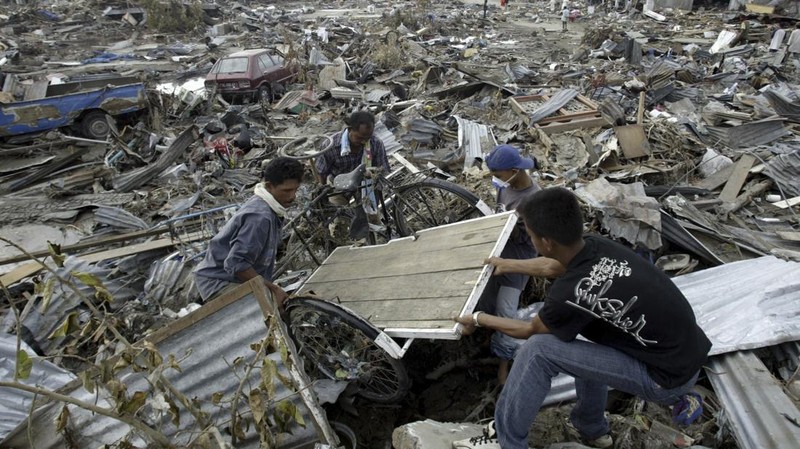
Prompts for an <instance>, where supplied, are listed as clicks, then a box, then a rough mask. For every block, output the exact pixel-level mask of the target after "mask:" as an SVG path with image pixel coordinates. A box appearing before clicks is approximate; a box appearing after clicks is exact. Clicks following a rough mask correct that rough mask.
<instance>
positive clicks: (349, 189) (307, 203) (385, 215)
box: [276, 136, 493, 276]
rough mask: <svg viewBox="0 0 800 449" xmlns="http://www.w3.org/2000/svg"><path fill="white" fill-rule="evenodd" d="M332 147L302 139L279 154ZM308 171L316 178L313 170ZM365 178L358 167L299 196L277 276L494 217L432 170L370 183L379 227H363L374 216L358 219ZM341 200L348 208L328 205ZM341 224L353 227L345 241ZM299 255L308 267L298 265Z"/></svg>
mask: <svg viewBox="0 0 800 449" xmlns="http://www.w3.org/2000/svg"><path fill="white" fill-rule="evenodd" d="M332 143H333V142H332V140H331V138H330V137H327V136H309V137H300V138H298V139H295V140H293V141H291V142H289V143H287V144H286V145H284V146H283V147H282V148H281V149H280V150H279V154H280V155H281V156H285V157H289V158H292V159H295V160H301V161H303V160H309V159H312V158H314V157H317V156H319V155H320V154H321V153H322V152H324V151H326V150H327V149H329V148H330V147H331V146H332ZM311 166H312V170H314V177H315V178H316V177H317V174H316V172H315V169H314V168H313V167H314V164H311ZM367 173H368V170H367V167H365V166H363V165H361V166H359V167H358V168H356V170H354V171H353V172H350V173H347V174H342V175H339V176H337V178H336V179H335V180H334V183H333V184H334V185H333V186H331V185H327V184H326V185H318V186H316V187H314V188H313V189H312V190H311V191H307V192H304V195H300V196H301V198H299V201H298V202H299V203H301V204H302V205H301V207H300V208H299V211H298V210H295V212H294V216H293V217H292V218H291V219H290V220H289V222H287V224H286V225H285V229H286V230H287V231H288V234H289V235H288V237H287V239H286V242H287V244H286V246H287V249H286V250H285V251H286V255H284V257H283V260H282V261H281V263H279V265H278V267H277V268H276V275H277V276H280V275H282V274H283V273H285V272H286V271H287V270H289V269H303V268H308V267H309V264H310V263H312V262H313V264H314V265H316V266H319V265H321V263H322V261H323V260H324V258H325V257H327V256H328V255H329V254H330V253H331V252H332V251H333V250H334V249H335V248H336V247H337V246H343V245H348V244H351V243H352V242H353V241H358V240H363V241H364V243H366V244H371V245H374V244H380V243H385V242H388V241H389V240H391V239H393V238H399V237H407V236H410V235H414V233H415V232H418V231H421V230H423V229H428V228H432V227H436V226H440V225H445V224H450V223H455V222H459V221H463V220H468V219H470V218H478V217H482V216H486V215H491V214H492V213H493V211H492V210H491V208H489V207H488V205H486V203H484V202H483V201H481V199H480V198H478V197H477V196H476V195H475V194H473V193H472V192H470V191H469V190H467V189H465V188H463V187H461V186H460V185H458V184H455V183H452V182H449V181H445V180H442V179H437V178H434V177H432V171H430V170H428V171H420V172H419V173H412V174H403V173H402V172H394V173H391V174H388V175H385V174H383V173H377V174H373V175H372V177H371V178H369V181H370V182H371V183H372V188H373V189H374V190H373V191H374V193H375V198H374V199H373V200H372V202H373V203H374V204H373V205H374V206H375V209H376V210H375V212H376V213H377V215H379V216H380V217H381V223H380V224H378V223H374V222H373V223H366V221H367V219H371V220H373V221H374V220H375V217H374V216H373V217H365V216H364V214H363V213H362V207H361V206H362V204H361V203H362V202H363V200H364V193H363V189H364V186H363V181H364V180H365V178H366V177H367ZM340 195H345V196H346V197H348V198H351V200H350V201H349V203H348V204H347V205H339V206H337V205H334V204H331V203H330V198H332V197H337V196H340ZM342 219H344V220H342ZM343 221H345V222H346V221H350V223H351V226H350V229H349V231H350V232H349V233H348V235H346V236H345V235H344V233H343V232H341V231H342V230H340V229H336V228H337V226H338V225H339V224H341V222H343ZM353 221H357V223H356V224H357V225H359V226H357V227H356V228H357V229H356V228H354V227H353V226H352V223H353ZM370 224H371V225H372V226H369V225H370ZM332 231H336V232H332ZM345 237H346V238H345ZM303 250H305V252H306V253H308V255H309V256H310V258H311V261H307V260H298V258H299V253H300V252H302V251H303ZM297 262H300V263H297Z"/></svg>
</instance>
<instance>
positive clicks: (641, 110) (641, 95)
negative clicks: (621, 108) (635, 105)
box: [636, 91, 646, 125]
mask: <svg viewBox="0 0 800 449" xmlns="http://www.w3.org/2000/svg"><path fill="white" fill-rule="evenodd" d="M645 95H646V94H645V91H641V92H639V109H638V110H637V111H636V124H637V125H641V124H642V123H643V122H644V98H645Z"/></svg>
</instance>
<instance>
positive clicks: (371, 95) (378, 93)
mask: <svg viewBox="0 0 800 449" xmlns="http://www.w3.org/2000/svg"><path fill="white" fill-rule="evenodd" d="M390 93H392V92H391V91H389V90H386V89H374V90H371V91H369V92H367V101H368V102H370V103H381V102H382V101H383V97H385V96H387V95H389V94H390Z"/></svg>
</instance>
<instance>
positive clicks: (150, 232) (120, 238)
mask: <svg viewBox="0 0 800 449" xmlns="http://www.w3.org/2000/svg"><path fill="white" fill-rule="evenodd" d="M194 222H195V221H192V222H191V223H194ZM169 231H170V229H169V228H168V227H166V226H162V227H159V228H154V229H147V230H144V231H135V232H129V233H127V234H120V235H113V236H111V237H103V238H100V239H97V240H90V241H87V242H80V243H76V244H74V245H66V246H62V247H61V251H62V252H64V253H70V252H72V251H79V250H82V249H87V248H93V247H96V246H103V245H109V244H112V243H119V242H124V241H128V240H133V239H138V238H142V237H150V236H154V235H159V234H164V233H167V232H169ZM49 254H50V251H49V250H46V249H45V250H41V251H32V252H30V256H29V255H27V254H20V255H17V256H11V257H7V258H5V259H2V260H0V266H2V265H7V264H10V263H15V262H22V261H24V260H30V259H31V258H36V257H45V256H48V255H49Z"/></svg>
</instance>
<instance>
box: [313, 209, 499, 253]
mask: <svg viewBox="0 0 800 449" xmlns="http://www.w3.org/2000/svg"><path fill="white" fill-rule="evenodd" d="M511 214H513V212H504V213H501V214H495V215H491V216H488V217H482V218H476V219H472V220H468V221H462V222H458V223H452V224H449V225H444V226H438V227H435V228H429V229H424V230H422V231H419V232H417V235H416V240H414V237H404V238H401V239H395V240H392V241H390V242H388V243H385V244H383V245H374V246H362V247H352V246H343V247H340V248H337V249H336V250H334V252H333V253H331V255H330V256H328V258H327V259H326V260H325V264H328V263H329V262H330V263H339V262H341V258H343V257H344V258H345V259H344V261H345V262H346V263H350V262H352V261H353V259H354V258H356V257H358V258H370V257H371V256H369V254H372V253H375V254H379V253H381V251H383V250H380V249H378V248H389V249H388V251H391V255H392V256H396V255H397V254H409V253H408V252H405V250H403V249H402V248H403V247H405V246H406V245H408V246H409V247H410V248H411V249H412V251H411V252H410V253H416V252H418V251H419V245H416V242H427V243H428V244H431V245H433V243H432V242H450V243H447V244H446V245H445V247H448V248H452V247H455V246H456V244H455V243H454V242H455V241H459V240H464V239H466V238H467V237H469V239H470V240H472V239H473V238H474V239H475V240H474V241H473V243H474V242H478V241H480V240H479V239H480V236H479V235H475V236H470V234H472V233H477V232H482V231H483V230H489V231H490V232H491V230H494V231H493V232H495V238H494V240H496V239H497V235H498V234H499V233H500V232H501V231H502V229H503V228H504V227H505V226H506V223H507V222H508V220H509V218H510V215H511ZM459 236H464V237H463V238H462V237H459ZM470 244H472V243H468V244H465V245H464V246H469V245H470ZM440 246H441V245H440ZM431 248H436V247H435V246H431ZM382 257H386V255H385V254H384V255H383V256H382Z"/></svg>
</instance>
